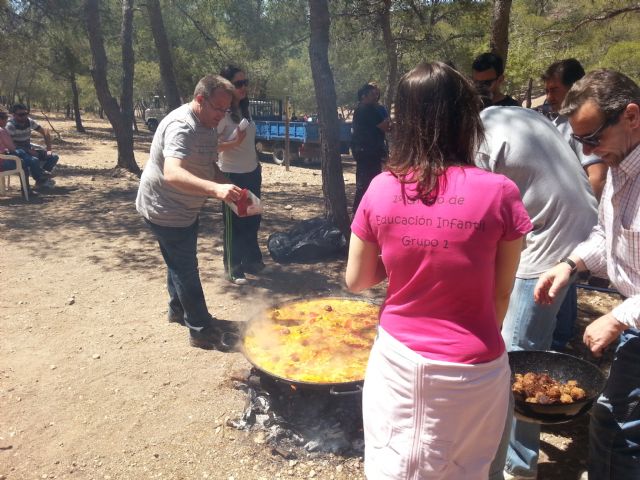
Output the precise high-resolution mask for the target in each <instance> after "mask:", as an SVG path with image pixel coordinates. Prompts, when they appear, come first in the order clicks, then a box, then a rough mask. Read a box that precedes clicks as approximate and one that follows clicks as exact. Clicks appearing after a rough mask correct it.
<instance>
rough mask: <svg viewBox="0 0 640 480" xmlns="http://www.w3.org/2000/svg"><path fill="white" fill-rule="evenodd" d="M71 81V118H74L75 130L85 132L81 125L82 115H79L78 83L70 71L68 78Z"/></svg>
mask: <svg viewBox="0 0 640 480" xmlns="http://www.w3.org/2000/svg"><path fill="white" fill-rule="evenodd" d="M69 82H70V83H71V93H72V96H73V118H75V120H76V131H77V132H80V133H85V129H84V126H83V125H82V117H80V101H79V100H78V97H79V93H78V83H77V82H76V74H75V73H73V72H72V73H71V78H70V79H69Z"/></svg>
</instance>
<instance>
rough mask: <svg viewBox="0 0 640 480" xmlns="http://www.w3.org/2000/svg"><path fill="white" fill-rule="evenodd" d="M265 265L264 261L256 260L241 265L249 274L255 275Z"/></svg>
mask: <svg viewBox="0 0 640 480" xmlns="http://www.w3.org/2000/svg"><path fill="white" fill-rule="evenodd" d="M265 267H266V265H265V264H264V262H256V263H247V264H243V265H242V269H243V270H244V271H245V272H246V273H249V274H251V275H257V274H258V273H260V272H261V271H263V270H264V269H265Z"/></svg>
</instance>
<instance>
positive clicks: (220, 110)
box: [205, 98, 231, 115]
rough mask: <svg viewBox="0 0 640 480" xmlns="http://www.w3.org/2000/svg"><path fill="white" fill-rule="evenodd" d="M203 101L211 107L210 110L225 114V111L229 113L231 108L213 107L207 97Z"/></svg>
mask: <svg viewBox="0 0 640 480" xmlns="http://www.w3.org/2000/svg"><path fill="white" fill-rule="evenodd" d="M205 102H206V103H207V104H208V105H209V106H210V107H211V110H213V111H215V112H220V113H222V114H224V115H226V114H227V113H231V109H229V108H218V107H214V106H213V103H211V102H210V101H209V99H208V98H207V99H206V100H205Z"/></svg>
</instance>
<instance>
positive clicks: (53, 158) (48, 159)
mask: <svg viewBox="0 0 640 480" xmlns="http://www.w3.org/2000/svg"><path fill="white" fill-rule="evenodd" d="M35 150H36V156H37V157H38V160H40V163H42V169H43V170H46V171H47V172H51V171H53V167H55V166H56V164H57V163H58V159H59V158H60V157H58V155H54V154H51V155H47V152H46V150H40V149H35Z"/></svg>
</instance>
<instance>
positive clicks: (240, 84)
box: [233, 79, 249, 88]
mask: <svg viewBox="0 0 640 480" xmlns="http://www.w3.org/2000/svg"><path fill="white" fill-rule="evenodd" d="M248 85H249V80H246V79H245V80H236V81H235V82H233V86H234V87H236V88H242V87H246V86H248Z"/></svg>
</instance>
